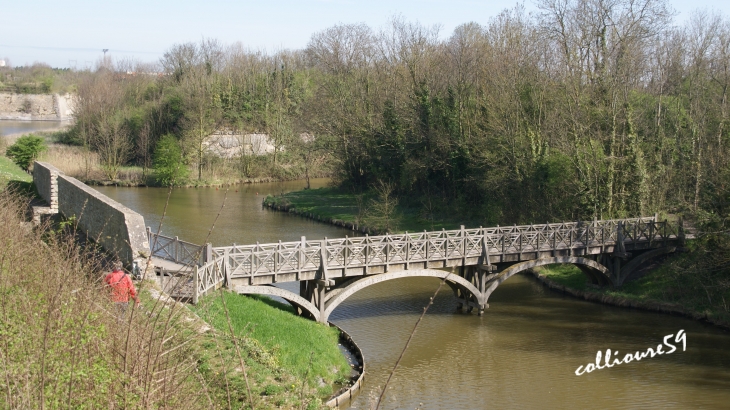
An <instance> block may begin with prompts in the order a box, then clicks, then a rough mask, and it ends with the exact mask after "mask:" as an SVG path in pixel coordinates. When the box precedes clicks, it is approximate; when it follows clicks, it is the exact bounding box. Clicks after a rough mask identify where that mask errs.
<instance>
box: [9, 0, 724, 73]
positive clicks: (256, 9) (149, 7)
mask: <svg viewBox="0 0 730 410" xmlns="http://www.w3.org/2000/svg"><path fill="white" fill-rule="evenodd" d="M0 3H4V4H1V5H0V59H8V60H9V61H10V63H11V64H12V65H13V66H21V65H30V64H33V63H34V62H36V61H38V62H45V63H48V64H50V65H51V66H53V67H72V68H73V67H75V68H79V69H82V68H85V67H89V66H91V67H93V66H94V64H95V63H96V61H97V60H98V59H99V58H100V57H101V56H102V49H105V48H106V49H109V55H111V56H112V57H113V58H115V59H120V58H127V57H132V58H134V59H137V60H141V61H145V62H150V61H157V60H158V59H159V58H160V57H161V56H162V54H163V53H164V52H165V50H167V49H168V48H169V47H170V46H171V45H173V44H176V43H184V42H188V41H194V42H198V41H200V40H201V39H202V38H204V37H205V38H216V39H218V40H221V42H223V43H224V44H232V43H235V42H241V43H242V44H244V45H245V46H248V47H250V48H252V49H264V50H266V51H269V52H273V51H276V50H279V49H283V48H288V49H300V48H304V47H305V46H306V44H307V42H308V40H309V38H310V36H311V35H312V33H315V32H317V31H320V30H323V29H325V28H327V27H331V26H333V25H335V24H338V23H365V24H367V25H369V26H370V27H372V28H373V29H378V28H379V27H381V26H383V25H384V24H385V23H386V22H387V21H388V19H389V18H390V17H392V16H393V15H396V14H400V15H402V16H403V17H404V18H405V19H406V20H408V21H418V22H420V23H421V24H424V25H434V24H438V25H440V26H441V31H440V32H441V36H442V37H447V36H448V35H450V34H451V32H452V31H453V29H454V28H455V27H457V26H458V25H460V24H463V23H467V22H470V21H475V22H477V23H479V24H487V23H488V22H489V19H490V18H492V17H494V16H496V15H497V14H498V13H499V12H500V11H502V10H503V9H505V8H511V7H514V6H515V5H516V4H517V3H516V2H511V1H500V2H496V1H468V0H390V1H385V0H368V1H355V0H268V1H247V0H238V1H235V0H233V1H225V0H207V1H205V2H203V1H200V0H199V1H196V2H193V1H186V0H126V1H117V0H94V1H83V0H63V1H58V0H54V1H50V0H2V1H1V2H0ZM203 3H205V4H203ZM524 4H525V8H526V9H527V11H534V10H536V8H535V6H534V5H533V3H532V2H530V1H528V2H525V3H524ZM669 4H670V5H671V6H672V7H673V8H674V9H675V10H676V11H677V12H678V13H679V14H678V16H677V17H676V18H675V22H676V23H681V22H683V21H685V19H686V18H687V16H688V15H689V14H690V13H691V12H692V11H693V10H695V9H698V8H699V9H708V10H713V9H714V10H716V11H719V12H721V13H723V14H724V15H725V16H730V1H728V0H670V1H669Z"/></svg>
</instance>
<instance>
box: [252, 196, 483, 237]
mask: <svg viewBox="0 0 730 410" xmlns="http://www.w3.org/2000/svg"><path fill="white" fill-rule="evenodd" d="M372 199H373V196H372V195H368V194H366V195H364V196H363V197H362V200H361V201H360V204H358V198H357V195H355V194H353V193H349V192H344V191H342V190H339V189H337V188H318V189H307V190H302V191H292V192H288V193H286V194H284V195H283V196H269V197H267V198H266V202H267V203H271V204H275V205H285V206H292V207H293V208H294V209H296V210H298V211H299V212H302V213H312V214H314V215H316V216H319V217H322V218H325V219H330V218H331V219H339V220H342V221H345V222H352V223H357V224H358V225H364V226H369V224H368V216H367V208H368V207H369V204H370V201H371V200H372ZM397 213H398V215H399V218H398V222H397V223H396V229H395V230H394V232H406V231H408V232H421V231H424V230H427V231H433V230H440V229H447V230H448V229H459V226H460V225H464V226H466V227H467V228H474V227H478V226H479V223H478V222H477V221H472V220H468V219H464V218H462V217H461V216H460V215H459V214H458V213H451V214H448V215H438V217H434V218H426V217H424V216H423V215H422V212H421V210H420V209H416V208H411V207H407V206H402V205H399V206H398V207H397Z"/></svg>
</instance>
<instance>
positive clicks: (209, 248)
mask: <svg viewBox="0 0 730 410" xmlns="http://www.w3.org/2000/svg"><path fill="white" fill-rule="evenodd" d="M203 255H205V259H204V260H203V263H204V264H205V263H208V262H210V261H212V260H213V244H210V243H206V244H205V249H204V252H203Z"/></svg>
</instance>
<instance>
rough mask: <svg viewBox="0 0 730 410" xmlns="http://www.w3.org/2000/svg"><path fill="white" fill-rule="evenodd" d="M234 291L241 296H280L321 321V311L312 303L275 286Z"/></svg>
mask: <svg viewBox="0 0 730 410" xmlns="http://www.w3.org/2000/svg"><path fill="white" fill-rule="evenodd" d="M233 290H234V291H235V292H236V293H238V294H239V295H269V296H278V297H280V298H282V299H284V300H286V301H287V302H289V303H290V304H291V305H292V306H294V307H298V308H300V309H302V310H303V311H304V312H307V313H308V314H309V315H311V316H312V318H314V320H319V315H320V311H319V309H317V307H316V306H314V304H313V303H312V302H310V301H308V300H307V299H304V298H303V297H301V296H299V295H297V294H296V293H294V292H290V291H288V290H286V289H282V288H277V287H275V286H236V287H235V288H234V289H233Z"/></svg>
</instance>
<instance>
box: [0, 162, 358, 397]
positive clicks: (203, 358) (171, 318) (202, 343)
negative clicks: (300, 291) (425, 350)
mask: <svg viewBox="0 0 730 410" xmlns="http://www.w3.org/2000/svg"><path fill="white" fill-rule="evenodd" d="M5 168H8V175H9V176H8V178H7V180H6V181H9V182H11V183H15V184H17V183H19V182H22V181H25V180H28V179H29V175H28V174H26V173H25V172H23V171H22V170H20V169H19V168H18V167H17V166H16V165H15V164H13V163H12V162H11V161H10V160H9V159H7V158H5V157H0V171H2V170H4V169H5ZM2 175H5V172H3V174H2ZM3 179H5V178H3ZM3 186H5V185H3ZM8 195H10V197H11V198H16V199H15V200H10V201H9V202H8V201H7V200H6V199H7V198H8ZM13 195H14V194H9V193H7V192H0V214H2V216H3V220H2V226H3V227H4V228H8V229H14V231H13V232H15V234H13V235H11V234H6V235H4V236H3V238H2V239H3V241H5V242H6V243H5V245H3V246H5V248H6V250H7V248H11V249H10V250H9V251H7V252H5V253H6V259H7V258H10V259H12V260H24V259H25V257H26V255H24V254H25V253H26V251H24V250H34V249H48V250H50V251H51V255H55V256H54V258H55V257H58V258H61V259H62V260H63V255H71V257H72V258H77V259H74V260H85V259H84V258H87V259H88V258H92V259H89V261H88V262H84V263H83V264H82V265H81V266H75V267H66V268H63V269H59V270H56V271H54V270H52V269H47V268H45V267H47V266H55V265H54V262H52V261H49V260H48V259H47V258H37V257H32V258H33V260H34V261H35V262H37V263H39V264H41V265H43V266H44V268H37V269H36V268H35V267H34V266H35V265H33V264H32V263H31V264H27V263H17V264H16V265H17V267H18V268H21V269H25V268H28V269H35V270H33V272H38V274H42V275H43V276H44V278H43V279H40V278H38V279H37V280H34V283H35V282H37V283H38V284H42V283H47V284H62V285H61V287H62V288H63V289H62V290H61V291H60V293H58V292H57V290H54V291H50V290H48V289H46V290H44V291H43V292H44V294H46V295H53V294H58V296H59V299H58V300H63V301H65V302H64V303H66V304H67V305H66V307H65V308H64V310H63V312H64V314H65V312H66V311H67V310H68V311H73V310H74V309H76V305H75V304H76V303H77V302H80V301H79V300H78V298H75V297H74V295H75V294H81V292H79V289H83V290H84V298H87V299H85V300H89V299H88V298H91V299H93V300H94V301H95V302H94V303H93V304H91V305H88V306H86V307H85V308H86V309H91V311H90V313H88V314H87V316H88V315H94V316H95V317H97V318H98V317H99V315H101V317H102V318H103V317H106V316H110V315H109V313H108V312H106V311H104V306H106V305H107V304H108V303H104V300H105V299H104V298H105V297H106V295H105V293H104V291H103V290H102V289H101V288H100V287H99V286H98V282H99V281H98V278H99V277H100V272H103V271H104V270H105V269H103V266H102V264H103V261H101V260H95V259H93V257H91V256H86V255H85V253H84V252H83V250H81V249H79V250H77V251H71V252H69V251H68V250H64V249H62V248H60V249H57V248H58V242H57V239H56V235H57V232H56V231H55V230H54V229H55V228H51V227H48V228H46V229H48V230H45V229H39V230H31V229H28V230H18V229H17V228H13V227H14V226H15V225H17V224H21V226H26V227H27V226H29V224H28V223H23V222H22V221H20V220H18V219H17V218H19V217H21V215H22V212H21V211H20V208H18V211H17V212H15V215H16V219H14V220H10V219H12V218H10V217H6V216H7V215H6V213H7V212H6V211H8V212H10V215H11V216H12V215H13V211H12V209H13V206H15V207H16V208H17V207H22V206H23V205H24V202H25V201H24V200H23V199H21V198H20V197H18V196H13ZM19 235H25V236H23V237H22V238H18V237H17V236H19ZM23 238H25V239H23ZM40 238H44V239H43V241H44V243H45V244H46V246H40V247H39V246H38V244H37V243H35V242H38V241H40V240H41V239H40ZM8 241H9V242H8ZM64 243H65V242H64ZM0 245H2V244H0ZM11 245H12V246H11ZM61 246H62V247H63V246H67V245H64V244H63V243H61ZM13 249H15V250H17V251H18V253H17V254H16V253H15V252H14V251H13ZM31 253H32V252H31ZM35 262H34V263H35ZM63 263H65V262H63ZM89 265H93V266H89ZM14 266H15V265H14ZM70 272H73V273H74V274H75V275H76V276H80V277H81V279H83V280H82V282H83V283H75V282H74V283H68V280H67V278H66V277H60V276H59V277H56V275H63V274H64V273H65V274H67V273H70ZM79 273H82V274H81V275H78V274H79ZM6 274H8V275H9V274H12V275H15V276H17V277H20V278H24V280H30V279H31V276H32V275H30V274H29V273H27V272H26V273H24V274H21V273H19V272H15V273H13V272H6V271H4V270H3V271H0V275H2V276H5V275H6ZM6 282H7V281H4V282H3V284H0V291H2V294H4V295H6V296H7V295H9V293H8V292H6V290H7V289H6V290H3V289H2V286H4V284H9V285H12V286H14V287H13V289H14V290H13V292H10V293H14V294H16V296H18V297H13V298H10V299H8V298H4V303H6V302H7V303H10V304H11V305H15V304H20V305H24V304H29V303H31V301H30V300H28V301H23V299H22V298H23V297H25V296H27V297H29V298H31V300H33V301H34V302H33V303H36V304H40V306H39V308H40V309H41V310H42V309H45V308H44V307H43V306H44V303H51V302H52V301H46V300H41V299H43V298H42V297H41V296H40V295H36V292H35V290H34V289H29V288H28V289H27V288H26V287H27V286H26V285H29V283H25V282H23V283H21V284H20V285H18V284H13V283H6ZM11 282H12V281H11ZM18 286H20V287H18ZM54 286H55V285H54ZM137 286H138V291H139V292H140V296H141V299H142V304H143V306H144V307H143V308H142V309H141V310H140V311H139V312H140V314H137V315H136V318H135V319H134V324H133V327H131V328H130V329H135V331H136V329H140V332H141V333H140V334H139V335H137V334H136V333H135V334H134V335H132V336H131V339H130V340H132V342H133V343H132V344H130V345H128V348H129V349H136V350H134V352H135V353H134V354H129V356H128V357H130V358H134V359H133V360H134V363H155V360H158V359H159V358H160V357H162V356H164V357H165V358H166V361H165V362H164V363H160V364H158V365H153V366H154V367H153V369H154V371H155V372H158V371H167V372H169V373H170V374H171V375H173V376H171V377H174V378H175V383H179V384H178V385H177V386H178V390H179V391H175V392H168V396H167V398H168V399H170V401H169V403H183V402H189V403H197V404H196V405H195V406H193V407H199V408H208V407H221V408H227V407H230V406H231V405H233V407H240V406H241V405H244V404H248V403H249V394H250V395H251V396H250V397H252V398H253V403H254V407H256V408H319V407H321V406H323V405H324V403H325V401H326V400H328V399H329V398H330V397H331V396H333V394H334V393H335V391H339V390H341V389H342V388H343V387H344V389H345V390H348V388H349V387H350V386H349V384H350V376H351V368H350V365H349V364H348V363H347V361H346V359H345V358H344V356H343V354H342V352H340V349H339V348H338V341H339V340H338V339H339V332H338V331H337V330H336V329H334V328H328V327H324V326H321V325H320V324H318V323H315V322H313V321H308V320H306V319H303V318H299V317H296V316H294V315H292V314H291V312H289V311H288V309H289V310H290V308H288V307H285V306H278V305H277V304H276V303H275V302H273V301H262V300H256V299H254V298H246V297H240V296H238V295H234V294H227V295H226V299H227V301H226V304H227V311H228V312H231V315H230V316H231V318H232V320H233V322H234V333H235V336H231V333H230V331H229V328H228V326H227V319H226V318H227V316H228V315H227V313H226V309H223V308H222V305H221V303H220V297H219V295H214V296H212V297H211V300H210V301H209V303H208V304H207V305H205V304H202V305H199V306H196V307H194V308H192V309H191V308H189V307H188V306H186V305H182V304H179V303H176V302H174V301H172V300H171V299H169V298H167V297H165V296H164V294H162V293H161V292H160V291H159V289H158V288H157V287H156V286H155V285H154V284H153V283H151V282H140V283H137ZM54 289H55V288H54ZM74 289H75V290H74ZM72 291H73V292H72ZM68 292H71V294H70V295H66V293H68ZM89 292H90V295H92V296H93V297H92V296H89V295H86V293H89ZM16 299H17V300H16ZM96 299H100V300H96ZM16 302H17V303H16ZM97 309H101V311H100V312H97V311H96V310H97ZM192 310H194V312H195V313H196V314H197V316H196V314H193V311H192ZM52 311H53V309H52V308H51V307H49V308H48V309H47V310H46V311H45V312H52ZM135 312H137V311H135ZM199 316H202V317H205V318H206V319H208V320H209V321H210V323H206V322H204V321H202V320H201V319H199ZM110 317H111V320H112V322H113V321H114V317H113V315H111V316H110ZM5 319H7V318H4V319H3V323H4V325H6V324H7V325H8V326H11V327H12V326H13V325H14V322H13V321H12V320H10V321H6V320H5ZM75 319H79V320H81V321H80V322H78V323H77V321H76V320H75ZM54 320H55V319H54ZM63 320H65V321H66V322H68V323H67V324H69V326H71V327H74V326H76V325H78V326H84V322H83V315H82V316H79V317H65V316H64V318H63ZM97 322H98V320H97ZM19 323H20V322H19ZM104 323H105V322H104ZM104 323H102V324H101V325H103V326H107V325H106V324H104ZM41 325H42V323H41ZM91 325H93V323H92V324H91ZM108 325H109V326H110V327H112V324H111V323H110V324H108ZM74 329H75V328H74ZM36 330H38V331H42V328H39V329H36ZM69 331H70V332H71V333H72V334H75V333H74V332H76V330H73V329H71V330H69ZM92 331H93V330H92ZM145 332H152V334H148V333H145ZM31 333H32V332H31ZM112 333H114V332H112ZM34 335H35V336H34V337H33V338H32V339H29V340H25V339H22V340H21V339H17V340H16V336H17V337H21V336H22V335H21V334H20V333H19V334H17V335H15V336H13V339H12V342H13V343H16V342H17V343H16V344H17V345H18V346H21V345H22V346H25V347H24V349H26V351H29V352H33V355H34V357H42V356H44V355H49V356H53V357H56V355H64V354H65V355H66V356H68V354H71V353H72V352H71V353H68V354H67V353H66V352H65V351H64V350H63V349H64V347H63V346H60V347H58V349H60V350H54V351H47V350H46V349H45V347H44V346H43V345H41V344H40V343H39V341H41V340H43V338H42V337H41V336H38V335H36V334H35V333H34ZM54 335H56V333H54ZM117 336H118V338H120V339H119V340H122V341H123V340H124V338H125V337H126V336H125V335H124V334H123V333H120V334H119V335H117V334H116V333H114V335H113V337H115V338H116V337H117ZM54 337H55V336H54ZM61 337H62V336H61ZM110 337H112V336H111V335H110ZM158 338H159V340H158ZM287 338H288V340H287ZM165 339H167V340H166V341H165V342H162V340H165ZM114 340H116V339H114ZM150 340H152V342H151V343H152V344H153V347H155V348H141V346H143V345H144V343H149V341H150ZM158 342H159V343H158ZM236 344H238V346H236ZM116 346H120V345H119V344H117V345H116ZM121 346H122V349H125V348H124V343H122V344H121ZM158 347H159V349H158ZM115 349H117V350H116V351H117V352H119V349H120V348H119V347H116V348H115ZM160 349H161V350H160ZM92 350H93V349H92ZM239 352H240V353H239ZM87 353H88V354H91V356H89V357H88V358H83V360H87V359H88V361H90V362H100V361H103V360H102V358H100V357H99V358H97V357H96V356H94V354H96V353H95V351H92V352H84V354H87ZM120 353H121V354H125V350H122V351H121V352H120ZM18 354H20V353H18ZM147 354H149V357H147V356H145V355H147ZM108 356H109V358H111V359H114V358H115V357H118V356H117V354H116V353H115V354H109V355H108ZM3 357H5V356H3ZM69 357H70V356H69ZM12 359H13V360H14V362H15V364H16V365H25V364H28V363H30V362H29V360H31V358H23V357H12ZM104 360H105V359H104ZM0 361H2V360H0ZM113 362H114V360H112V362H110V363H111V364H109V366H114V364H113ZM64 363H65V362H64ZM242 363H245V369H246V372H247V376H248V381H246V380H245V377H244V376H243V369H244V366H243V365H242ZM66 364H70V363H66ZM21 367H22V366H21ZM27 367H28V368H32V367H33V365H32V363H31V364H28V366H27ZM182 368H188V369H192V370H193V371H192V372H189V371H186V372H185V373H184V374H182V373H175V370H174V369H182ZM7 369H8V367H7V366H6V367H5V370H7ZM115 369H116V370H115V371H122V372H124V371H127V370H125V369H121V370H120V369H118V368H115ZM165 369H166V370H165ZM10 370H12V371H15V370H16V369H15V367H12V366H11V369H10ZM61 370H63V369H61ZM142 370H144V369H142ZM64 371H65V370H64ZM79 371H86V368H85V367H83V366H82V367H80V368H79ZM129 371H130V372H137V373H134V374H129V375H126V376H114V377H121V378H125V380H129V379H130V378H131V379H134V378H136V377H141V376H140V375H139V374H138V373H139V372H140V369H139V368H137V367H135V368H134V369H129ZM2 372H3V370H0V374H1V373H2ZM48 374H49V376H50V377H56V376H55V373H53V371H49V373H48ZM95 377H96V376H95V375H94V374H90V375H88V378H89V379H90V380H88V382H89V383H90V385H93V384H94V383H96V382H97V381H99V382H103V380H97V379H95ZM178 378H182V379H179V380H178ZM3 379H5V377H3ZM163 379H164V378H163ZM137 381H139V382H140V383H143V382H144V380H136V379H135V380H132V381H130V383H131V385H133V387H134V388H135V389H136V388H137V387H138V386H137V385H136V384H135V383H136V382H137ZM165 381H166V382H172V381H173V380H172V379H170V380H168V379H165ZM30 382H37V380H30ZM355 382H356V383H358V387H359V382H361V380H360V379H357V378H355ZM151 386H152V387H154V386H155V384H154V383H153V384H151ZM9 388H12V387H9ZM63 388H64V389H66V387H63ZM99 388H100V389H101V387H99ZM76 389H77V387H76V386H70V387H68V390H67V391H73V392H74V393H75V392H76V391H77V390H76ZM0 393H3V388H2V387H0ZM86 393H88V392H86ZM86 393H84V394H86ZM178 393H179V394H178ZM131 394H132V393H131V391H130V392H129V393H128V392H126V391H125V392H121V391H120V392H118V394H117V396H114V397H116V398H115V399H112V400H127V399H128V398H130V397H132V396H131ZM0 396H2V397H0V407H5V406H4V405H3V398H4V397H5V395H4V394H0ZM87 396H88V395H87ZM87 396H84V395H83V394H81V397H87ZM172 396H174V397H172ZM182 396H185V397H188V396H195V398H194V399H192V398H185V399H180V398H179V397H182ZM94 397H96V396H94ZM94 400H102V398H94V399H93V400H92V401H93V402H96V401H94ZM231 401H233V402H231ZM100 403H101V402H98V403H97V404H100ZM9 407H13V406H12V405H10V406H9ZM97 407H104V406H102V405H101V404H100V405H99V406H97ZM107 407H108V406H107Z"/></svg>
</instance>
